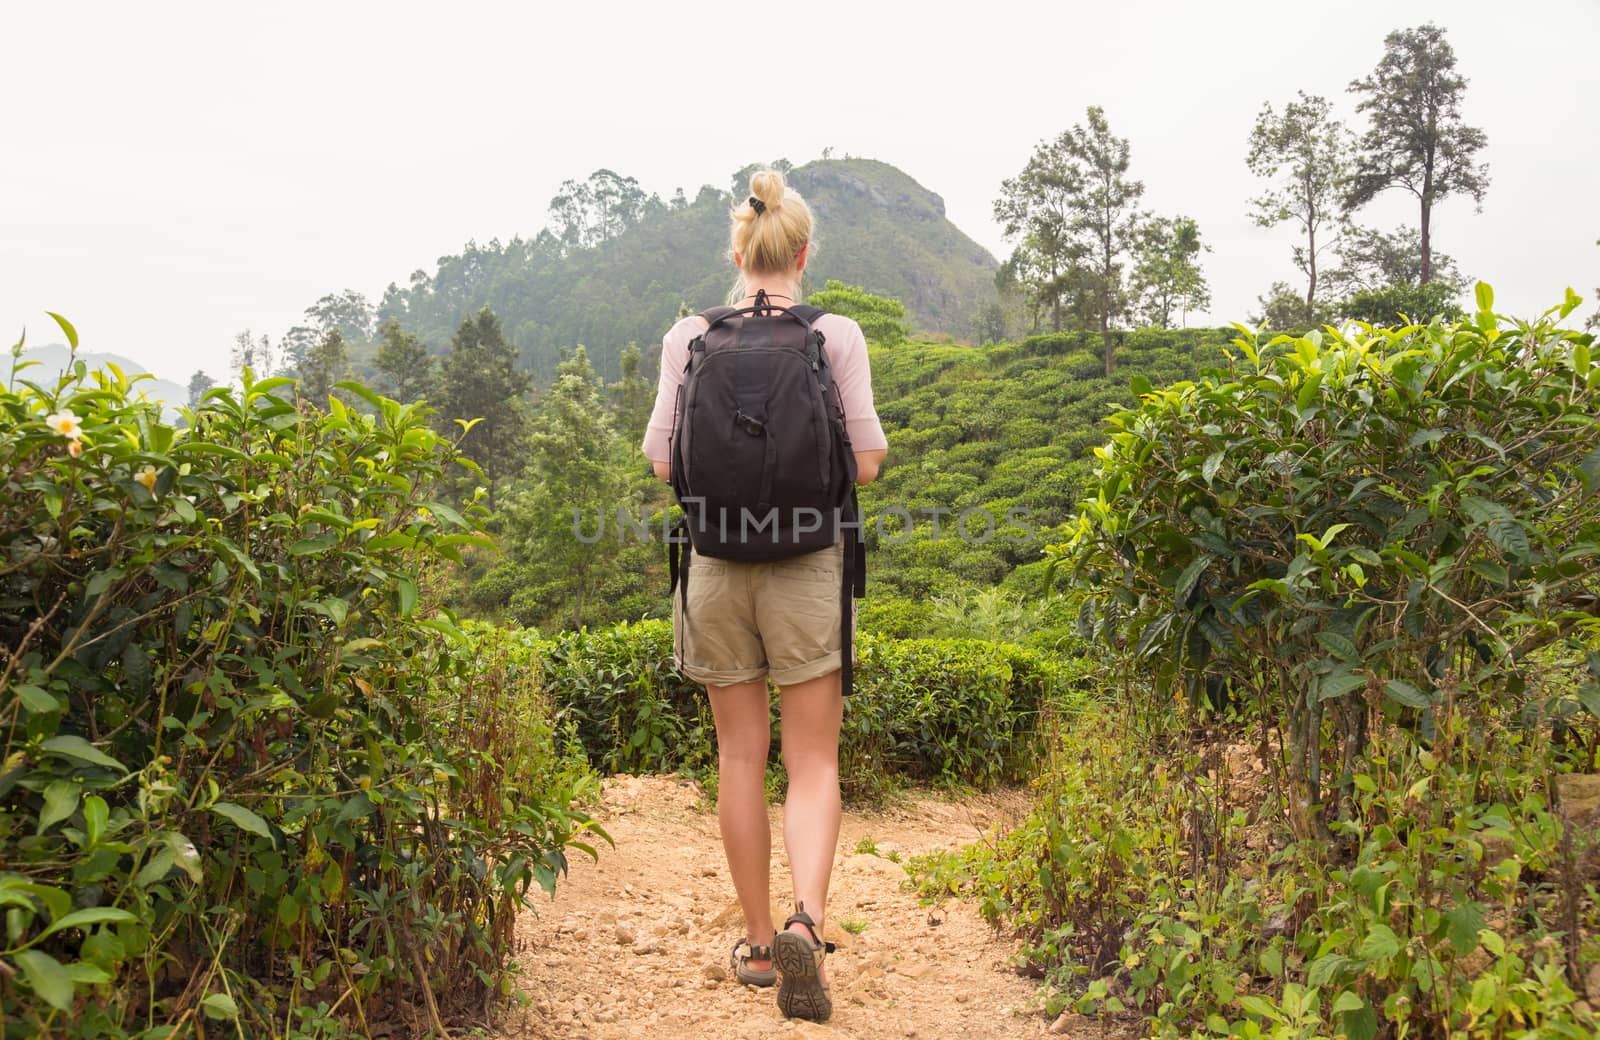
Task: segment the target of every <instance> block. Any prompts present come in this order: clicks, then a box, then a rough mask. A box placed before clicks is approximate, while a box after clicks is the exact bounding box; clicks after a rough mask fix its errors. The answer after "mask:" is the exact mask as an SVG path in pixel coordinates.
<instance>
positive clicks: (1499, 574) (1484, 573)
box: [1468, 560, 1511, 588]
mask: <svg viewBox="0 0 1600 1040" xmlns="http://www.w3.org/2000/svg"><path fill="white" fill-rule="evenodd" d="M1468 569H1469V570H1471V571H1472V573H1474V574H1476V575H1477V576H1478V577H1480V578H1482V579H1484V580H1485V581H1488V582H1492V583H1494V584H1496V585H1499V586H1500V587H1501V588H1505V587H1506V586H1507V585H1510V584H1511V574H1510V572H1509V571H1507V570H1506V569H1505V567H1503V566H1502V565H1500V564H1498V563H1495V562H1494V561H1492V560H1473V561H1472V563H1471V564H1469V565H1468Z"/></svg>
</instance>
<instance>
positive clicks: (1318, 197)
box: [1245, 91, 1353, 324]
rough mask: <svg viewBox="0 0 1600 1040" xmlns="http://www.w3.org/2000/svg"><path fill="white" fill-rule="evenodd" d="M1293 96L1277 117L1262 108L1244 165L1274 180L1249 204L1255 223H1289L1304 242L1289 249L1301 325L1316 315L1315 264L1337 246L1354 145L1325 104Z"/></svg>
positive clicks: (1318, 99)
mask: <svg viewBox="0 0 1600 1040" xmlns="http://www.w3.org/2000/svg"><path fill="white" fill-rule="evenodd" d="M1297 96H1298V98H1299V100H1297V101H1291V102H1289V103H1288V104H1287V105H1285V106H1283V113H1282V114H1281V115H1280V114H1278V113H1276V112H1274V111H1273V108H1272V104H1271V103H1270V102H1269V103H1267V104H1265V105H1262V106H1261V113H1260V115H1258V116H1257V117H1256V125H1255V129H1254V130H1252V131H1251V132H1250V153H1249V155H1248V156H1247V157H1246V159H1245V162H1246V164H1247V165H1248V166H1249V167H1250V172H1251V173H1254V174H1255V175H1256V176H1258V177H1267V178H1274V179H1275V180H1274V184H1273V187H1272V188H1271V189H1270V190H1268V191H1267V192H1266V193H1265V194H1263V195H1261V196H1260V197H1258V198H1255V199H1252V200H1251V205H1252V206H1253V207H1254V212H1253V213H1252V214H1251V216H1252V218H1253V219H1254V220H1255V222H1256V223H1257V224H1258V225H1260V226H1261V227H1274V226H1276V225H1278V224H1281V223H1283V222H1285V221H1293V222H1294V223H1295V224H1296V225H1297V226H1298V227H1299V229H1300V233H1301V234H1302V235H1304V236H1305V241H1304V242H1303V243H1301V244H1297V245H1296V246H1295V247H1294V263H1295V266H1296V267H1298V268H1300V270H1301V272H1302V273H1304V274H1305V276H1306V293H1305V308H1304V313H1303V315H1302V316H1301V319H1300V320H1301V321H1304V322H1306V323H1308V324H1309V323H1311V322H1312V321H1313V320H1314V318H1315V316H1316V314H1317V311H1318V308H1317V289H1318V288H1319V285H1318V273H1319V261H1320V259H1321V257H1322V254H1323V253H1325V252H1327V251H1328V250H1329V249H1330V248H1332V247H1333V246H1334V245H1335V244H1336V243H1337V239H1338V232H1339V230H1340V228H1341V227H1342V226H1343V223H1344V212H1343V204H1344V203H1343V196H1342V195H1341V192H1342V191H1343V190H1344V184H1345V181H1346V179H1347V178H1348V176H1349V174H1350V168H1351V161H1352V159H1351V155H1352V151H1351V150H1352V147H1353V140H1352V137H1351V134H1350V132H1349V131H1348V130H1346V129H1345V127H1344V124H1342V123H1340V122H1339V121H1338V120H1336V119H1334V118H1333V117H1332V116H1331V115H1330V111H1331V109H1330V106H1329V104H1328V101H1327V99H1326V98H1321V97H1315V96H1312V95H1308V94H1306V93H1305V92H1304V91H1301V92H1300V93H1299V94H1298V95H1297Z"/></svg>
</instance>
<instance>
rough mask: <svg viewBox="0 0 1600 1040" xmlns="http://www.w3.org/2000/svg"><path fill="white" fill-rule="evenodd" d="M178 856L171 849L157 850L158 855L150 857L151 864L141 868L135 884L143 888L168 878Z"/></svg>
mask: <svg viewBox="0 0 1600 1040" xmlns="http://www.w3.org/2000/svg"><path fill="white" fill-rule="evenodd" d="M177 860H178V856H177V854H176V853H174V852H173V851H172V849H170V848H162V849H157V850H156V854H155V855H154V856H151V857H150V862H148V863H146V864H145V865H144V866H143V867H141V868H139V873H138V874H137V875H136V876H135V877H134V879H133V883H134V884H135V885H138V886H140V887H141V888H143V887H145V886H148V885H153V884H155V883H156V882H158V881H160V880H161V879H162V878H164V877H166V876H167V872H168V871H170V870H171V869H172V865H173V864H174V863H176V862H177Z"/></svg>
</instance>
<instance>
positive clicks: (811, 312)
mask: <svg viewBox="0 0 1600 1040" xmlns="http://www.w3.org/2000/svg"><path fill="white" fill-rule="evenodd" d="M789 313H790V314H793V315H794V316H795V317H797V318H799V319H800V320H801V321H803V322H805V323H806V324H807V325H815V324H816V323H817V319H818V318H820V317H822V316H823V315H824V314H827V313H828V312H827V311H825V310H823V309H822V308H821V307H813V306H811V305H810V304H809V303H797V304H795V305H794V306H793V307H790V308H789Z"/></svg>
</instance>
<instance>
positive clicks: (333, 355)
mask: <svg viewBox="0 0 1600 1040" xmlns="http://www.w3.org/2000/svg"><path fill="white" fill-rule="evenodd" d="M349 372H350V348H349V346H348V345H347V344H346V343H345V340H344V333H343V332H341V331H340V330H339V327H338V326H334V327H333V328H330V329H329V330H328V331H327V332H325V333H323V336H322V339H320V340H318V341H317V345H316V346H314V347H312V348H311V349H310V350H309V351H307V353H306V356H305V359H304V360H303V361H302V362H301V364H300V397H301V399H302V400H305V401H311V402H315V403H316V405H317V406H318V407H319V408H320V407H322V405H323V403H324V402H326V401H327V399H328V396H329V395H330V394H332V393H333V384H335V383H337V382H338V381H339V380H341V379H343V378H345V376H346V375H348V374H349Z"/></svg>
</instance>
